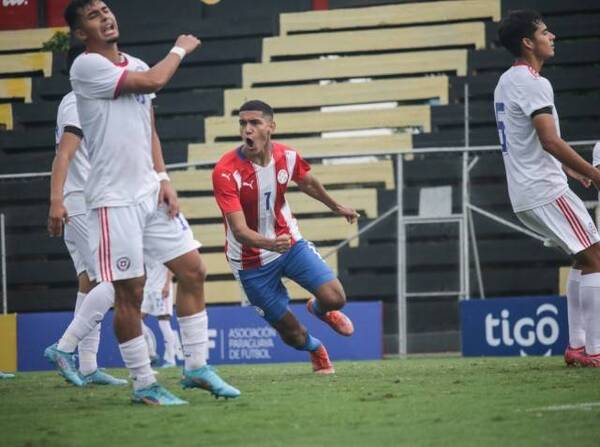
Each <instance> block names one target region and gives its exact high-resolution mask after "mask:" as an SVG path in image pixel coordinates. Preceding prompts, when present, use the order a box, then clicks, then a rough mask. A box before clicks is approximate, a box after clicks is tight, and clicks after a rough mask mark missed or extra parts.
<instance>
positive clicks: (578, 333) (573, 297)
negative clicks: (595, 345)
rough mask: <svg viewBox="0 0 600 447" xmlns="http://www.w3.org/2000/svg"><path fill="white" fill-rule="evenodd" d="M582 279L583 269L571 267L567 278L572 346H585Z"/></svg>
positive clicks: (570, 342)
mask: <svg viewBox="0 0 600 447" xmlns="http://www.w3.org/2000/svg"><path fill="white" fill-rule="evenodd" d="M580 279H581V270H576V269H574V268H573V269H571V271H570V272H569V277H568V279H567V308H568V315H569V346H571V347H572V348H580V347H582V346H585V331H584V330H583V327H584V322H583V313H582V308H581V298H580V296H579V281H580Z"/></svg>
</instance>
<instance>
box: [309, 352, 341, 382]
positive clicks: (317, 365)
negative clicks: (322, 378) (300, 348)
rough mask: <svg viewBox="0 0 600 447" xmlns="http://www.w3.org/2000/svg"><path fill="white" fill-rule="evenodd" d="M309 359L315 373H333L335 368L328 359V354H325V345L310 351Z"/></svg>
mask: <svg viewBox="0 0 600 447" xmlns="http://www.w3.org/2000/svg"><path fill="white" fill-rule="evenodd" d="M310 361H311V362H312V367H313V372H314V373H315V374H323V375H326V374H335V369H334V368H333V364H332V363H331V360H329V354H327V349H325V345H321V346H319V349H317V350H316V351H312V352H311V353H310Z"/></svg>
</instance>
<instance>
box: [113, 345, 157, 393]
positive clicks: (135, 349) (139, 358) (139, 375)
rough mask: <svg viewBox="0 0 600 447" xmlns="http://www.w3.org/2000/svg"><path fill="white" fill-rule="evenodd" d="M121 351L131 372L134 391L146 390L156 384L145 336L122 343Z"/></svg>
mask: <svg viewBox="0 0 600 447" xmlns="http://www.w3.org/2000/svg"><path fill="white" fill-rule="evenodd" d="M119 350H120V351H121V356H122V357H123V361H124V362H125V366H126V367H127V369H128V370H129V374H130V377H131V379H132V382H133V389H134V390H139V389H140V388H146V387H148V386H150V385H152V384H153V383H155V382H156V379H155V378H154V374H153V373H152V368H151V367H150V357H149V355H148V345H147V344H146V341H145V340H144V337H143V336H141V335H140V336H139V337H136V338H134V339H131V340H128V341H126V342H125V343H121V344H120V345H119Z"/></svg>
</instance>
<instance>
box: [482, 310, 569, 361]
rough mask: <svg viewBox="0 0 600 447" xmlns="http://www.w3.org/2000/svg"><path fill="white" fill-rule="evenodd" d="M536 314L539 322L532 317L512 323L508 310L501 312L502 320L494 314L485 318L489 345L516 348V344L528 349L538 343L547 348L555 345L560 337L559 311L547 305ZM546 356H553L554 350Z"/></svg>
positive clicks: (521, 353)
mask: <svg viewBox="0 0 600 447" xmlns="http://www.w3.org/2000/svg"><path fill="white" fill-rule="evenodd" d="M535 314H536V317H538V318H536V320H537V321H536V320H534V319H533V318H530V317H523V318H520V319H518V320H516V321H514V322H512V321H511V319H510V312H509V311H508V310H507V309H503V310H502V311H501V312H500V318H494V315H493V314H491V313H488V314H487V315H486V317H485V340H486V342H487V344H488V345H489V346H492V347H496V346H500V345H504V346H514V345H515V343H516V345H517V346H519V347H520V348H528V347H531V346H533V345H534V344H536V343H540V344H542V345H545V346H551V345H553V344H554V343H555V342H556V341H557V340H558V337H559V335H560V326H559V324H558V321H557V319H556V316H557V315H558V309H557V308H556V306H554V305H553V304H549V303H545V304H542V305H540V306H539V307H538V308H537V310H536V312H535ZM519 353H520V355H521V356H526V355H527V353H526V352H525V351H524V350H523V349H520V350H519ZM544 355H552V348H550V349H548V350H547V351H546V352H545V353H544Z"/></svg>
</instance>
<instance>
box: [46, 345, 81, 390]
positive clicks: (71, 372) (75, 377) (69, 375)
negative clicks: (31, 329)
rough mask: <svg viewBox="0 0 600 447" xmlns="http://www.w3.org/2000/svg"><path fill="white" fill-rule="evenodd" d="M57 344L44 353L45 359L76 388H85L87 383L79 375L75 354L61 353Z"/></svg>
mask: <svg viewBox="0 0 600 447" xmlns="http://www.w3.org/2000/svg"><path fill="white" fill-rule="evenodd" d="M56 346H57V345H56V343H54V344H53V345H51V346H48V347H47V348H46V350H45V351H44V357H46V359H47V360H48V361H49V362H50V363H51V364H53V365H54V366H55V367H56V369H57V370H58V373H59V374H60V375H61V376H63V377H64V378H65V380H66V381H67V382H69V383H72V384H73V385H75V386H84V385H85V381H84V379H82V378H81V376H80V375H79V372H78V371H77V367H76V366H75V354H73V353H72V352H63V351H59V350H58V348H57V347H56Z"/></svg>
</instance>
